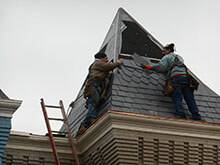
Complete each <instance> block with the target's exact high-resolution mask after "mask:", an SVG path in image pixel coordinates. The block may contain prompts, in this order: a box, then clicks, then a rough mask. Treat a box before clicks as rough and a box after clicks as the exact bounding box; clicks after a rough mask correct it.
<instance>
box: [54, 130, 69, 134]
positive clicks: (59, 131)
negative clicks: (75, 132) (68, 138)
mask: <svg viewBox="0 0 220 165" xmlns="http://www.w3.org/2000/svg"><path fill="white" fill-rule="evenodd" d="M51 132H54V133H61V134H62V133H64V134H68V133H67V132H60V131H51Z"/></svg>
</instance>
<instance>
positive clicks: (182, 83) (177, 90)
mask: <svg viewBox="0 0 220 165" xmlns="http://www.w3.org/2000/svg"><path fill="white" fill-rule="evenodd" d="M171 82H172V87H173V89H174V91H173V94H172V96H171V98H172V101H173V105H174V108H175V110H176V115H177V116H179V117H182V118H186V116H185V112H184V109H183V103H182V96H183V97H184V100H185V101H186V104H187V106H188V108H189V111H190V112H191V114H192V120H201V117H200V114H199V110H198V107H197V104H196V102H195V99H194V94H193V90H192V89H191V88H189V87H188V78H187V76H186V75H177V76H174V77H173V78H171Z"/></svg>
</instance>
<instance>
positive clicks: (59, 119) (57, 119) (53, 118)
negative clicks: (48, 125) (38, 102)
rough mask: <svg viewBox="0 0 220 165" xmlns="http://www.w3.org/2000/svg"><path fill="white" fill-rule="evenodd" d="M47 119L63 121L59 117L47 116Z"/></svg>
mask: <svg viewBox="0 0 220 165" xmlns="http://www.w3.org/2000/svg"><path fill="white" fill-rule="evenodd" d="M48 120H59V121H64V119H60V118H52V117H48Z"/></svg>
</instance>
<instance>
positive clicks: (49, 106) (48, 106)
mask: <svg viewBox="0 0 220 165" xmlns="http://www.w3.org/2000/svg"><path fill="white" fill-rule="evenodd" d="M45 107H47V108H62V107H61V106H54V105H45Z"/></svg>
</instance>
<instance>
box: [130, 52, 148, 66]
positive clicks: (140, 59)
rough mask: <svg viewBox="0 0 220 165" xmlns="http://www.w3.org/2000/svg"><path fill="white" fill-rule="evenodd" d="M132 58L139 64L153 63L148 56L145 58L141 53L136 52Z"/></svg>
mask: <svg viewBox="0 0 220 165" xmlns="http://www.w3.org/2000/svg"><path fill="white" fill-rule="evenodd" d="M132 58H133V60H134V61H135V63H137V64H145V65H151V61H150V60H149V59H148V58H147V57H146V58H143V57H141V56H140V55H138V54H137V53H134V55H133V56H132Z"/></svg>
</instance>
